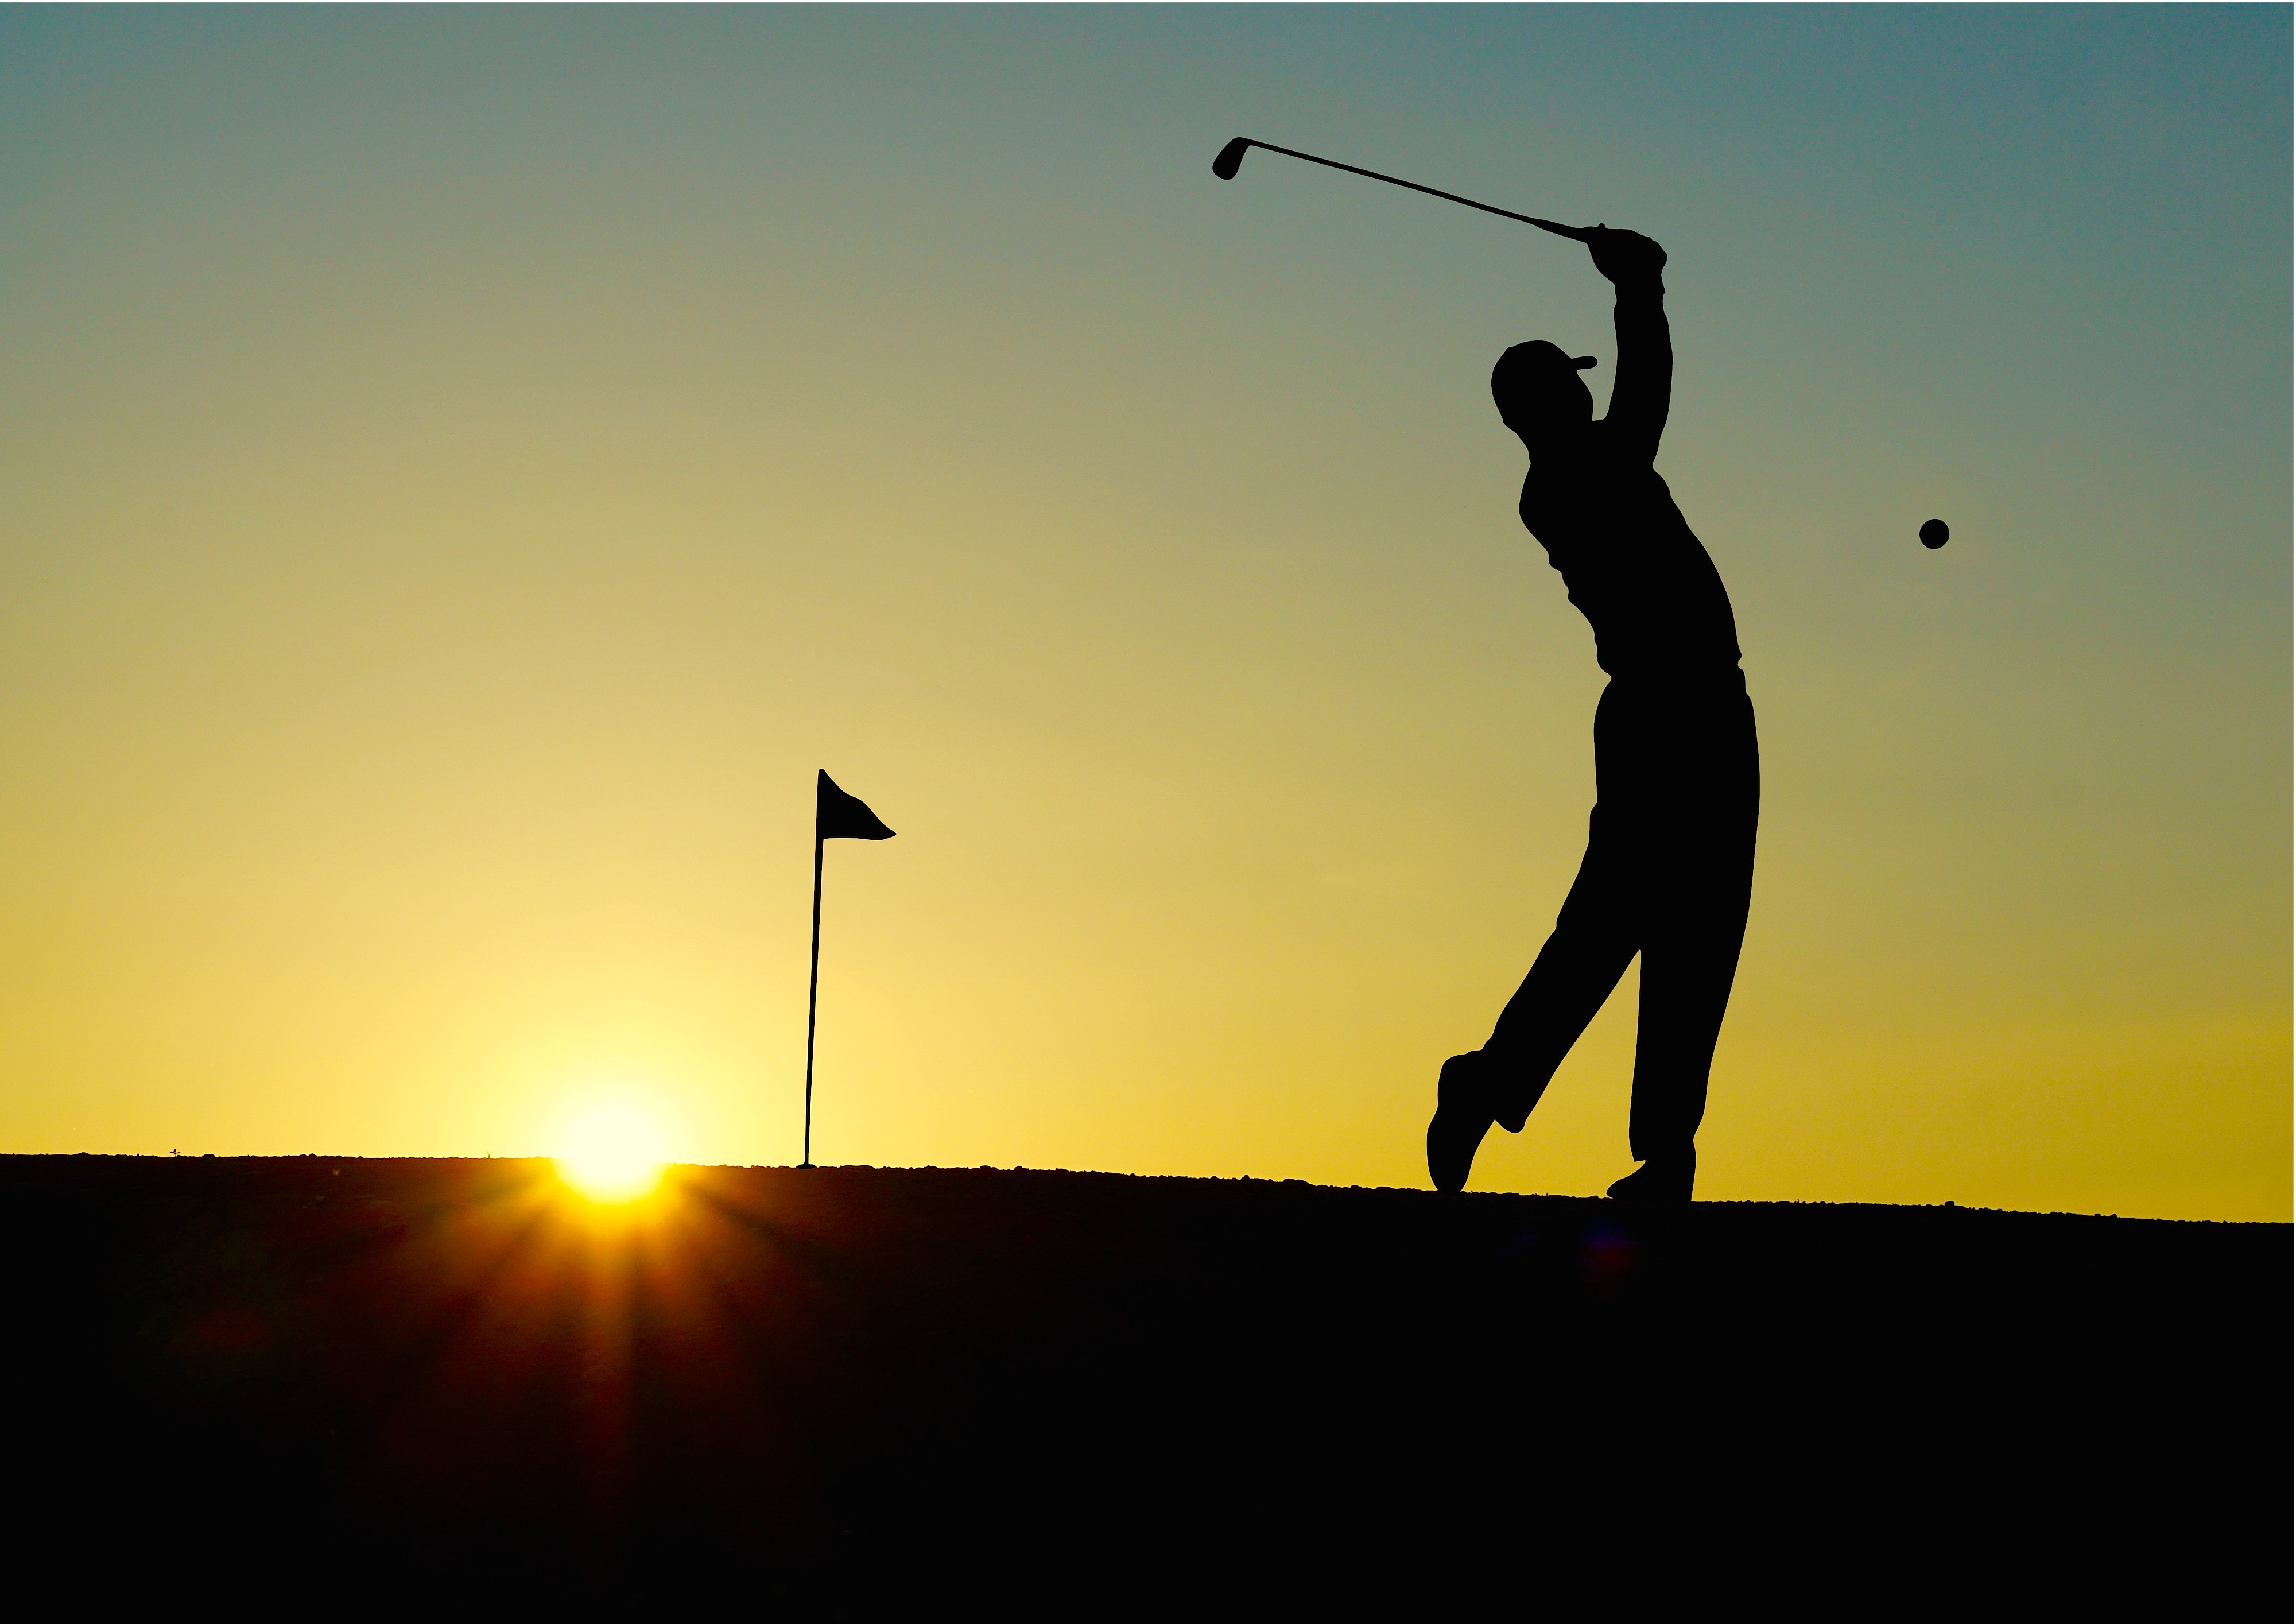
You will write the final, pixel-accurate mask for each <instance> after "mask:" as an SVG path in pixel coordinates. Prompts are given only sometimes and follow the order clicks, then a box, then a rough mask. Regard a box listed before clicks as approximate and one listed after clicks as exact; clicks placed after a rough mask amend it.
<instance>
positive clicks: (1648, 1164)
mask: <svg viewBox="0 0 2296 1624" xmlns="http://www.w3.org/2000/svg"><path fill="white" fill-rule="evenodd" d="M1375 178H1385V177H1384V176H1380V177H1375ZM1444 195H1447V194H1444ZM1476 206H1477V207H1485V206H1484V205H1480V204H1479V205H1476ZM1493 212H1497V211H1496V210H1494V211H1493ZM1531 223H1532V224H1536V225H1540V226H1546V228H1547V229H1550V230H1553V229H1555V228H1554V227H1553V226H1549V225H1548V224H1547V223H1546V222H1544V221H1533V222H1531ZM1568 234H1570V235H1574V236H1579V237H1580V238H1581V239H1582V240H1583V241H1585V242H1586V243H1587V248H1588V250H1590V251H1591V252H1592V254H1593V255H1594V259H1595V269H1596V270H1598V271H1600V272H1601V273H1602V274H1603V275H1604V276H1606V277H1608V278H1609V279H1610V281H1611V284H1612V286H1613V287H1614V288H1615V289H1616V290H1617V293H1618V303H1617V308H1616V320H1617V326H1618V335H1619V357H1618V375H1617V379H1616V381H1615V383H1614V385H1613V387H1612V389H1611V409H1610V412H1609V413H1608V414H1606V415H1605V416H1603V418H1601V419H1599V420H1597V419H1596V418H1595V403H1594V398H1593V397H1592V396H1590V395H1589V394H1588V393H1587V386H1586V383H1585V382H1584V381H1582V380H1581V379H1580V378H1579V373H1580V372H1581V371H1583V370H1584V369H1585V368H1587V367H1589V366H1592V365H1595V362H1594V358H1593V357H1585V356H1582V357H1578V358H1576V359H1573V358H1572V357H1570V356H1567V355H1565V354H1564V353H1563V352H1562V350H1560V349H1556V348H1555V347H1554V345H1553V344H1550V343H1547V342H1546V341H1544V340H1538V341H1534V342H1531V343H1528V344H1517V345H1516V346H1514V348H1513V349H1509V350H1508V351H1507V352H1506V353H1505V355H1503V356H1501V357H1499V360H1498V365H1497V366H1495V367H1494V368H1493V369H1492V371H1491V394H1492V397H1493V398H1494V399H1495V400H1496V401H1497V403H1498V409H1499V419H1500V421H1501V422H1504V423H1505V424H1506V426H1507V427H1508V428H1509V429H1511V430H1513V431H1514V432H1515V433H1516V434H1517V435H1518V436H1520V437H1521V440H1522V443H1523V447H1524V449H1526V450H1527V451H1529V454H1530V472H1529V476H1528V477H1526V478H1525V479H1524V480H1523V485H1522V505H1521V513H1522V521H1523V524H1524V526H1525V527H1526V528H1528V529H1529V531H1530V533H1531V534H1532V535H1533V536H1535V537H1538V541H1539V544H1540V545H1542V546H1544V547H1545V548H1546V556H1547V562H1549V563H1551V564H1553V565H1554V568H1555V569H1556V570H1559V571H1561V572H1562V582H1563V586H1565V587H1566V588H1567V589H1568V591H1569V593H1570V602H1571V603H1573V604H1575V605H1576V606H1577V607H1578V609H1579V612H1580V613H1581V614H1583V615H1585V616H1586V617H1587V620H1588V622H1589V623H1590V624H1592V626H1593V627H1594V629H1595V662H1596V663H1597V664H1598V665H1600V666H1601V667H1602V668H1603V670H1604V671H1605V672H1607V673H1608V674H1609V676H1610V678H1611V680H1610V685H1609V686H1607V687H1606V688H1604V689H1603V698H1602V701H1601V702H1600V703H1599V704H1598V705H1597V706H1596V707H1595V810H1594V814H1593V816H1592V817H1591V818H1590V819H1589V820H1588V821H1589V828H1588V834H1587V855H1586V857H1585V858H1584V859H1583V860H1582V861H1581V862H1580V864H1579V877H1578V879H1577V880H1576V881H1575V882H1573V883H1572V885H1571V887H1570V896H1569V897H1568V898H1566V899H1565V900H1564V902H1563V904H1562V913H1561V915H1559V916H1558V917H1557V918H1556V920H1555V923H1554V934H1553V935H1551V936H1549V937H1548V938H1547V939H1546V946H1545V947H1542V948H1540V949H1539V953H1538V960H1537V962H1535V963H1534V964H1532V965H1531V967H1530V973H1529V975H1527V976H1525V977H1524V978H1523V982H1522V986H1521V988H1519V989H1518V990H1517V991H1516V993H1515V995H1514V997H1513V998H1511V999H1509V1000H1508V1001H1507V1005H1506V1008H1505V1010H1503V1011H1501V1012H1500V1014H1499V1018H1498V1024H1497V1027H1496V1028H1494V1029H1493V1030H1492V1032H1491V1036H1490V1038H1489V1040H1488V1042H1487V1043H1485V1044H1484V1045H1483V1046H1482V1047H1481V1048H1480V1049H1476V1050H1473V1051H1472V1052H1471V1053H1469V1054H1458V1055H1454V1056H1453V1057H1452V1058H1451V1059H1449V1060H1447V1061H1446V1062H1444V1063H1443V1070H1442V1075H1441V1079H1440V1081H1439V1084H1438V1086H1437V1094H1436V1099H1437V1103H1436V1108H1435V1118H1434V1120H1433V1121H1431V1122H1430V1123H1429V1124H1428V1125H1427V1170H1428V1172H1429V1174H1430V1175H1431V1177H1433V1179H1434V1181H1435V1186H1436V1188H1438V1189H1439V1190H1457V1189H1461V1188H1463V1187H1464V1185H1465V1184H1466V1182H1467V1174H1468V1171H1469V1169H1471V1168H1472V1166H1473V1165H1474V1160H1475V1151H1476V1149H1477V1147H1478V1146H1480V1144H1482V1141H1483V1136H1484V1134H1486V1133H1487V1132H1488V1131H1489V1129H1490V1126H1491V1124H1492V1123H1493V1122H1497V1123H1498V1124H1499V1125H1500V1126H1501V1127H1503V1128H1505V1129H1507V1131H1508V1132H1510V1133H1516V1132H1520V1131H1521V1128H1522V1126H1523V1122H1524V1120H1525V1119H1526V1118H1527V1117H1529V1114H1530V1111H1531V1108H1532V1107H1533V1106H1535V1105H1536V1104H1538V1098H1539V1095H1541V1094H1542V1093H1544V1092H1545V1091H1546V1085H1547V1081H1548V1079H1551V1078H1552V1077H1553V1076H1554V1069H1555V1068H1556V1067H1557V1066H1558V1065H1560V1064H1561V1063H1562V1057H1563V1056H1564V1055H1565V1054H1568V1053H1570V1046H1571V1045H1572V1044H1573V1043H1575V1042H1576V1041H1578V1038H1579V1033H1581V1032H1582V1031H1584V1030H1586V1029H1587V1022H1588V1021H1592V1020H1593V1019H1594V1018H1595V1012H1596V1011H1597V1010H1599V1009H1600V1008H1601V1007H1602V1006H1603V1000H1604V999H1605V998H1607V997H1609V996H1610V994H1611V988H1614V987H1615V986H1617V985H1618V981H1619V978H1620V976H1621V975H1623V974H1625V973H1626V968H1627V965H1628V962H1629V961H1631V960H1632V959H1633V958H1634V956H1635V955H1636V954H1637V953H1640V954H1641V955H1642V959H1643V976H1642V1010H1641V1016H1640V1021H1639V1026H1638V1029H1637V1032H1636V1043H1635V1083H1634V1104H1633V1106H1632V1109H1631V1113H1630V1115H1629V1117H1628V1128H1627V1136H1628V1144H1629V1145H1630V1147H1631V1148H1632V1150H1633V1152H1634V1155H1635V1158H1636V1161H1640V1162H1641V1163H1642V1166H1641V1167H1640V1168H1639V1169H1636V1171H1635V1172H1632V1173H1629V1174H1628V1176H1627V1177H1624V1178H1621V1179H1620V1180H1619V1181H1618V1182H1617V1183H1616V1184H1614V1185H1611V1192H1610V1193H1611V1195H1612V1196H1614V1197H1617V1198H1619V1199H1621V1200H1626V1201H1634V1202H1649V1203H1675V1202H1686V1201H1688V1200H1689V1199H1690V1191H1691V1185H1692V1183H1693V1180H1694V1178H1695V1177H1696V1174H1697V1168H1698V1155H1697V1152H1696V1150H1695V1149H1694V1148H1693V1137H1694V1136H1695V1135H1696V1134H1697V1132H1698V1123H1699V1120H1700V1118H1701V1117H1702V1116H1703V1115H1704V1114H1705V1111H1706V1077H1707V1071H1708V1069H1709V1067H1710V1065H1711V1063H1712V1062H1713V1058H1714V1043H1715V1039H1716V1038H1717V1037H1718V1035H1719V1034H1720V1031H1721V1029H1722V1013H1723V1010H1724V1009H1725V1007H1726V1005H1728V1004H1729V1001H1730V983H1731V980H1732V979H1733V977H1734V976H1735V974H1736V973H1737V967H1738V949H1739V946H1740V943H1741V942H1742V941H1743V939H1744V936H1745V931H1746V906H1747V901H1748V898H1749V896H1750V894H1751V888H1752V883H1753V874H1754V825H1755V820H1756V817H1757V815H1758V812H1759V804H1760V799H1761V776H1760V768H1759V764H1758V760H1757V755H1756V749H1755V741H1754V710H1753V706H1752V704H1751V701H1749V700H1748V699H1747V697H1746V683H1745V677H1744V676H1743V673H1742V672H1741V671H1740V669H1739V668H1738V660H1739V652H1738V634H1737V627H1736V623H1735V621H1734V619H1733V618H1732V615H1731V612H1730V598H1729V595H1728V594H1727V593H1726V592H1725V591H1724V590H1723V586H1722V578H1721V576H1720V575H1719V574H1718V572H1717V571H1716V570H1715V568H1714V562H1713V560H1711V559H1710V558H1709V557H1708V556H1707V554H1706V549H1705V548H1704V547H1703V546H1702V545H1700V543H1699V540H1698V537H1696V536H1694V535H1693V534H1692V533H1691V529H1690V526H1689V525H1688V524H1686V523H1685V522H1684V521H1683V517H1682V513H1681V510H1680V509H1678V508H1677V507H1676V506H1675V504H1674V498H1673V496H1672V495H1671V494H1670V493H1669V491H1668V489H1667V485H1666V481H1665V480H1662V479H1661V478H1660V477H1659V476H1658V473H1657V472H1656V470H1655V469H1653V468H1652V461H1653V459H1654V458H1655V457H1656V456H1657V455H1658V442H1659V436H1660V434H1661V431H1663V430H1664V429H1665V427H1666V416H1667V401H1668V395H1669V390H1671V388H1672V383H1673V373H1674V351H1673V346H1672V343H1671V340H1670V339H1669V334H1668V330H1667V320H1666V308H1665V285H1664V283H1662V282H1661V280H1660V274H1661V271H1662V270H1663V269H1664V268H1665V266H1666V252H1665V250H1662V249H1661V248H1660V247H1659V245H1658V244H1657V243H1656V242H1652V241H1651V239H1649V238H1648V237H1645V236H1643V235H1640V234H1637V233H1635V232H1631V231H1612V230H1609V229H1607V228H1605V227H1603V226H1595V227H1592V228H1588V229H1585V230H1583V231H1582V230H1578V229H1571V230H1570V231H1569V233H1568Z"/></svg>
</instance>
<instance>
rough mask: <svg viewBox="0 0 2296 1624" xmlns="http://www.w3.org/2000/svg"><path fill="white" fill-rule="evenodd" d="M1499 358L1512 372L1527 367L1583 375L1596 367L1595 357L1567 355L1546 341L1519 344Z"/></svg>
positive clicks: (1536, 340) (1539, 340)
mask: <svg viewBox="0 0 2296 1624" xmlns="http://www.w3.org/2000/svg"><path fill="white" fill-rule="evenodd" d="M1499 358H1500V359H1501V360H1502V361H1504V362H1505V363H1506V364H1507V365H1508V366H1509V368H1510V370H1512V369H1513V368H1514V367H1517V366H1525V367H1537V368H1538V369H1540V370H1542V371H1545V370H1547V369H1555V370H1565V371H1570V372H1579V373H1583V372H1585V371H1586V370H1587V368H1588V367H1590V366H1592V365H1595V357H1592V356H1572V355H1565V354H1564V353H1563V352H1562V348H1561V347H1560V346H1559V345H1554V344H1550V343H1548V342H1547V341H1546V340H1545V339H1533V340H1530V342H1529V343H1528V344H1517V345H1515V346H1514V347H1513V349H1509V350H1508V351H1507V352H1506V354H1505V355H1504V356H1502V357H1499Z"/></svg>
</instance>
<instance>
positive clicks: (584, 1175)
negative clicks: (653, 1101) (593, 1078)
mask: <svg viewBox="0 0 2296 1624" xmlns="http://www.w3.org/2000/svg"><path fill="white" fill-rule="evenodd" d="M666 1160H667V1157H666V1153H665V1152H664V1149H663V1140H662V1132H661V1125H660V1123H659V1122H657V1121H655V1120H654V1119H653V1117H652V1115H650V1114H649V1113H648V1112H647V1111H644V1109H642V1108H640V1107H638V1106H636V1105H632V1104H629V1103H623V1102H614V1103H603V1104H597V1105H593V1106H591V1107H589V1108H588V1109H586V1110H585V1111H582V1112H581V1113H580V1114H579V1115H578V1116H576V1117H575V1118H574V1119H573V1120H572V1121H571V1122H570V1123H569V1124H568V1125H567V1128H566V1132H565V1134H564V1136H563V1137H562V1139H561V1140H560V1142H559V1150H558V1155H557V1157H556V1161H557V1164H558V1176H559V1177H561V1178H562V1179H564V1180H565V1181H566V1183H567V1184H568V1185H571V1186H572V1187H573V1188H574V1189H575V1190H576V1191H577V1192H578V1193H581V1194H583V1195H586V1196H587V1197H588V1198H589V1199H590V1200H592V1201H594V1202H603V1203H607V1204H610V1205H620V1204H622V1203H625V1202H634V1201H638V1200H640V1199H642V1198H644V1197H645V1196H648V1195H651V1194H652V1193H653V1192H654V1190H655V1188H656V1187H657V1186H658V1185H660V1183H661V1176H662V1171H663V1164H664V1162H665V1161H666Z"/></svg>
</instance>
